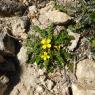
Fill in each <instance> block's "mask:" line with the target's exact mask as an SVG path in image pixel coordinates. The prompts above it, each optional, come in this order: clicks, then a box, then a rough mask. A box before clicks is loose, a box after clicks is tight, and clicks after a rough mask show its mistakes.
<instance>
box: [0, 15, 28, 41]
mask: <svg viewBox="0 0 95 95" xmlns="http://www.w3.org/2000/svg"><path fill="white" fill-rule="evenodd" d="M29 25H30V22H29V19H28V18H27V17H26V16H24V17H11V18H7V17H6V18H0V27H1V28H0V29H1V31H2V32H0V33H1V34H2V35H3V36H2V35H1V36H2V38H0V39H3V38H4V36H5V35H6V34H7V33H8V34H9V35H11V36H12V35H13V36H15V37H17V38H20V37H21V38H22V39H25V38H26V33H25V32H27V30H28V28H29ZM4 34H5V35H4Z"/></svg>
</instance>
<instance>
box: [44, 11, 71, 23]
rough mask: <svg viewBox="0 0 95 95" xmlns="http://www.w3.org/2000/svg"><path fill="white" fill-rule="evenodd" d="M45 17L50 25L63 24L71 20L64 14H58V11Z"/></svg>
mask: <svg viewBox="0 0 95 95" xmlns="http://www.w3.org/2000/svg"><path fill="white" fill-rule="evenodd" d="M45 15H46V17H47V18H48V19H49V20H50V21H51V22H52V23H55V24H60V23H65V22H67V21H69V20H71V17H70V16H68V15H67V14H66V13H63V12H59V11H58V10H54V11H49V12H47V13H46V14H45Z"/></svg>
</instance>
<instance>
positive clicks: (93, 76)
mask: <svg viewBox="0 0 95 95" xmlns="http://www.w3.org/2000/svg"><path fill="white" fill-rule="evenodd" d="M76 76H77V79H78V80H77V81H76V82H75V83H73V84H72V90H73V95H94V94H95V62H94V61H92V60H89V59H85V60H83V61H80V62H79V63H78V65H77V71H76Z"/></svg>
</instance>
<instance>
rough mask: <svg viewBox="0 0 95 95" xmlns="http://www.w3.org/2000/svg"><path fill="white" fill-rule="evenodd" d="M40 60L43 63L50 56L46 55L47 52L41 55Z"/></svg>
mask: <svg viewBox="0 0 95 95" xmlns="http://www.w3.org/2000/svg"><path fill="white" fill-rule="evenodd" d="M41 58H42V59H43V60H44V61H45V60H47V59H49V58H50V56H49V55H48V54H47V52H44V53H43V55H41Z"/></svg>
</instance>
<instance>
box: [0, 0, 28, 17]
mask: <svg viewBox="0 0 95 95" xmlns="http://www.w3.org/2000/svg"><path fill="white" fill-rule="evenodd" d="M26 8H27V7H26V6H24V5H23V4H21V3H19V2H17V1H15V0H0V15H1V16H8V17H9V16H12V15H23V13H24V12H25V10H26Z"/></svg>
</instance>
